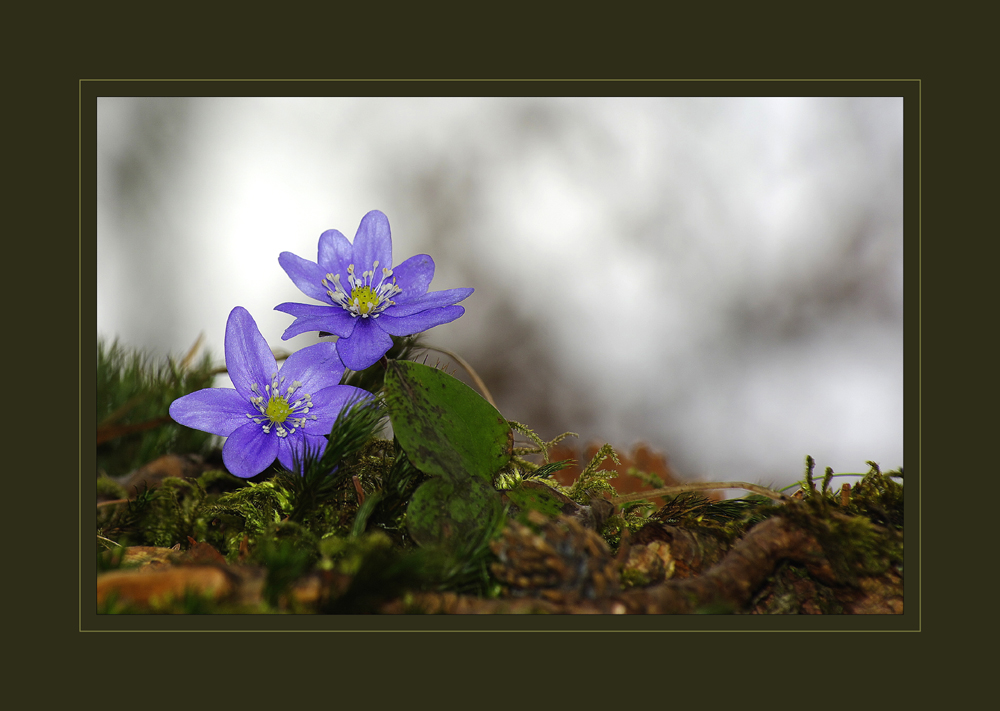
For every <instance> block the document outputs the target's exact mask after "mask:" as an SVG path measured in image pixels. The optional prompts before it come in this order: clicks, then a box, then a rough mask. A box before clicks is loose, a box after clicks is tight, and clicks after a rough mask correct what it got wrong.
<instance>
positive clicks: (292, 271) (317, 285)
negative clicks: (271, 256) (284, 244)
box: [278, 252, 330, 304]
mask: <svg viewBox="0 0 1000 711" xmlns="http://www.w3.org/2000/svg"><path fill="white" fill-rule="evenodd" d="M278 264H280V265H281V268H282V269H284V270H285V274H287V275H288V276H289V278H290V279H291V280H292V282H293V283H294V284H295V286H297V287H298V288H299V290H300V291H301V292H302V293H303V294H305V295H306V296H311V297H312V298H314V299H316V300H317V301H323V302H325V303H327V304H329V303H330V297H329V296H327V294H326V292H327V289H326V287H325V286H323V284H322V281H323V277H324V276H326V272H324V271H323V269H322V268H321V267H320V266H319V265H318V264H316V263H315V262H310V261H309V260H308V259H303V258H302V257H300V256H298V255H296V254H292V253H291V252H282V253H281V254H279V255H278Z"/></svg>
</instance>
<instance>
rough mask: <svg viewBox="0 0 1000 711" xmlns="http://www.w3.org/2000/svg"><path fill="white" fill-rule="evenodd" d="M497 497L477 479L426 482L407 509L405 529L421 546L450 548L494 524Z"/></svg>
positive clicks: (498, 499)
mask: <svg viewBox="0 0 1000 711" xmlns="http://www.w3.org/2000/svg"><path fill="white" fill-rule="evenodd" d="M501 506H502V504H501V503H500V494H499V493H498V492H497V491H496V489H494V488H493V487H492V486H491V485H490V483H489V482H487V481H486V480H484V479H482V478H480V477H468V478H466V479H461V480H455V481H453V480H450V479H448V478H445V477H437V478H434V479H430V480H429V481H425V482H424V483H423V484H421V485H420V488H419V489H417V490H416V492H415V493H414V494H413V498H412V499H410V505H409V507H408V508H407V509H406V529H407V531H409V533H410V536H412V537H413V540H415V541H416V542H417V543H418V544H420V545H421V546H426V545H441V546H445V547H452V546H454V545H456V544H460V543H461V542H462V541H464V540H468V539H469V538H471V537H473V536H474V535H475V534H476V532H477V531H479V530H480V529H481V528H482V527H483V526H486V525H489V524H490V522H491V521H494V520H495V518H496V515H497V513H498V511H499V510H500V508H501Z"/></svg>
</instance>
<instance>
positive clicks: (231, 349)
mask: <svg viewBox="0 0 1000 711" xmlns="http://www.w3.org/2000/svg"><path fill="white" fill-rule="evenodd" d="M225 349H226V369H227V370H228V371H229V378H230V380H232V381H233V385H235V386H236V391H237V392H238V393H239V394H240V395H242V396H243V397H244V398H246V399H247V400H249V399H250V398H251V397H252V396H253V391H252V390H250V386H251V385H252V384H253V383H257V385H258V388H259V389H260V391H261V392H263V390H264V386H265V385H267V384H269V383H270V382H271V376H272V375H273V374H274V373H276V372H277V371H278V364H277V363H276V362H275V360H274V355H273V354H272V353H271V349H270V348H268V347H267V341H265V340H264V337H263V336H262V335H260V329H258V328H257V323H256V322H255V321H254V320H253V316H251V315H250V312H249V311H247V310H246V309H245V308H243V307H242V306H237V307H236V308H234V309H233V310H232V311H231V312H230V313H229V320H228V321H227V322H226V340H225Z"/></svg>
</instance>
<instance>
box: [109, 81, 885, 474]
mask: <svg viewBox="0 0 1000 711" xmlns="http://www.w3.org/2000/svg"><path fill="white" fill-rule="evenodd" d="M902 138H903V102H902V99H901V98H892V97H887V98H802V99H799V98H787V99H786V98H733V99H726V98H631V99H630V98H559V99H538V98H524V99H518V98H461V99H459V98H454V99H448V98H441V99H433V98H429V99H423V98H406V99H398V98H386V99H377V98H308V99H306V98H303V99H266V98H226V99H223V98H218V99H215V98H197V99H183V98H124V97H123V98H115V97H104V98H101V99H99V101H98V295H97V296H98V300H97V324H98V332H99V334H101V335H103V336H107V337H118V338H119V339H120V340H121V341H122V342H124V343H126V344H130V345H135V346H139V347H143V348H146V349H148V350H150V351H151V352H153V353H156V354H163V353H168V352H170V353H174V354H180V353H183V352H184V351H186V349H187V348H188V347H189V346H190V345H191V344H192V343H194V341H195V339H196V338H197V337H198V335H199V333H204V335H205V343H206V346H207V347H208V348H209V349H211V351H212V352H213V353H214V354H216V355H217V356H218V357H219V358H220V359H221V358H222V355H223V336H224V329H225V322H226V318H227V316H228V314H229V312H230V310H231V309H232V308H233V307H234V306H237V305H241V306H244V307H246V308H247V309H248V310H249V311H250V313H251V314H252V315H253V316H254V318H255V319H256V320H257V323H258V325H259V326H260V328H261V331H262V332H263V334H264V337H265V338H266V339H267V340H268V343H269V344H270V345H271V346H272V348H283V349H286V350H295V349H297V348H300V347H303V346H305V345H309V344H310V343H314V342H316V340H317V339H316V338H315V336H313V335H303V336H298V337H296V338H294V339H292V340H290V341H281V338H280V336H281V333H282V331H283V330H284V329H285V327H286V326H287V325H288V324H289V323H290V321H291V317H290V316H288V315H287V314H283V313H279V312H276V311H274V310H273V307H274V306H275V305H277V304H279V303H281V302H284V301H299V302H302V303H313V302H311V301H310V300H309V299H308V297H305V296H304V295H303V294H301V292H299V291H298V290H297V289H296V288H295V287H294V286H293V285H292V283H291V281H290V280H289V279H288V277H287V276H286V275H285V273H284V272H283V271H282V270H281V268H280V267H279V266H278V261H277V258H278V254H279V253H280V252H282V251H286V250H287V251H291V252H294V253H296V254H298V255H300V256H303V257H306V258H309V259H315V257H316V246H317V240H318V238H319V235H320V233H321V232H323V231H324V230H326V229H329V228H337V229H339V230H340V231H341V232H343V233H344V234H345V235H347V236H348V237H349V238H352V239H353V236H354V232H355V230H356V229H357V226H358V223H359V221H360V219H361V217H362V216H363V215H364V214H365V213H366V212H367V211H369V210H371V209H380V210H382V211H383V212H385V213H386V214H387V215H388V217H389V221H390V224H391V226H392V234H393V253H394V260H395V261H396V262H397V263H398V262H400V261H402V260H403V259H405V258H407V257H409V256H411V255H413V254H416V253H422V252H426V253H429V254H431V256H432V257H433V258H434V260H435V262H436V264H437V272H436V276H435V279H434V281H433V283H432V285H431V288H432V290H437V289H445V288H451V287H457V286H472V287H475V288H476V293H475V294H474V295H473V296H472V297H470V298H469V299H467V300H466V301H465V302H463V305H464V306H465V307H466V309H467V313H466V315H465V316H463V317H462V318H461V319H459V320H458V321H456V322H453V323H451V324H448V325H445V326H440V327H437V328H435V329H432V330H431V331H430V332H428V338H427V340H428V342H429V343H431V344H436V345H440V346H442V347H446V348H451V349H454V350H457V351H459V352H460V353H461V354H462V355H463V356H464V357H465V358H466V359H467V360H469V361H470V362H471V363H472V365H473V366H474V367H478V366H479V365H480V364H482V367H483V368H484V371H486V372H500V371H502V370H503V369H504V368H505V366H504V360H505V359H506V360H507V361H509V362H510V363H514V362H517V366H516V368H515V366H514V365H511V366H510V367H511V368H514V369H515V370H516V369H520V370H519V371H518V372H519V375H518V377H520V378H521V381H520V382H521V386H520V388H518V387H513V386H511V385H510V383H509V382H507V384H504V383H500V382H499V380H498V381H497V383H496V387H498V391H497V392H495V393H494V395H495V396H496V398H497V400H498V404H499V405H500V409H501V411H503V412H504V414H505V415H506V416H507V417H509V418H512V419H518V420H521V421H524V422H526V424H528V425H529V426H532V427H535V428H536V429H539V430H540V434H542V435H543V436H545V437H552V436H554V435H555V434H558V433H559V432H561V431H563V430H573V431H576V432H579V433H580V434H581V439H582V440H583V441H585V442H586V441H591V440H599V441H601V442H603V441H609V442H611V443H612V444H614V445H615V446H616V447H620V448H623V449H628V448H629V447H630V446H631V445H632V444H633V443H634V442H636V441H639V440H642V441H645V442H647V443H648V444H649V445H651V446H652V447H653V448H654V449H657V450H659V451H662V452H665V453H666V454H667V456H668V458H669V459H670V461H671V463H672V464H673V465H674V466H675V468H676V469H677V470H678V471H679V473H680V474H681V475H682V476H685V477H687V478H692V479H715V480H723V479H741V480H749V481H762V482H763V483H766V484H774V485H778V486H780V485H785V484H788V483H791V482H792V481H794V480H796V479H798V478H800V477H801V473H802V469H803V460H804V457H805V455H806V454H811V455H812V456H813V457H815V458H816V459H817V463H818V466H819V471H822V468H823V467H825V466H832V467H833V468H834V469H835V470H836V471H838V472H845V471H855V472H863V471H865V470H866V469H867V466H866V465H865V461H866V460H868V459H874V460H876V461H878V462H879V463H880V464H881V465H882V467H883V468H886V469H888V468H894V467H898V466H900V465H902V464H903V458H902V457H903V412H902V403H903V343H902V299H903V297H902V283H903V276H902V254H903V230H902V224H903V218H902V204H903V178H902V161H903V147H902ZM512 324H513V325H512ZM514 325H516V326H517V331H516V333H515V331H514V330H512V329H513V328H514ZM525 334H527V335H525ZM521 338H525V339H530V340H531V342H532V343H534V344H535V346H534V347H533V348H528V347H527V346H525V345H524V344H523V343H522V342H521V341H520V340H519V339H521ZM525 354H534V355H531V356H530V357H529V356H525ZM533 359H534V360H533ZM525 361H526V362H525ZM542 361H544V363H543V362H542ZM533 364H535V365H538V368H537V369H536V370H537V372H535V371H534V370H533V368H532V366H533ZM532 373H534V374H532ZM533 378H536V380H533ZM543 379H544V381H543ZM487 385H488V386H490V387H491V388H492V387H494V385H493V384H491V383H490V381H489V380H487ZM543 391H544V393H545V395H544V396H545V397H546V398H547V400H546V402H545V403H542V404H539V403H538V402H533V401H532V398H533V397H534V398H536V400H537V399H538V398H539V397H542V396H541V395H540V394H539V393H541V392H543ZM539 408H541V409H539ZM543 411H544V412H547V413H548V415H546V416H545V417H544V418H543V419H544V420H545V421H544V422H541V423H539V422H534V421H532V420H531V419H530V417H531V413H536V412H543ZM522 418H523V419H522ZM838 483H839V481H838Z"/></svg>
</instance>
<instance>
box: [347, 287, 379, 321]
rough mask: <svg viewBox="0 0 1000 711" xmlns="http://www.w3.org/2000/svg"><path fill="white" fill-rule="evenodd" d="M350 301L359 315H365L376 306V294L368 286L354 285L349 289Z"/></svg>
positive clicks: (377, 300) (377, 301)
mask: <svg viewBox="0 0 1000 711" xmlns="http://www.w3.org/2000/svg"><path fill="white" fill-rule="evenodd" d="M351 303H352V304H354V306H355V307H356V308H357V309H358V313H359V314H360V315H362V316H367V315H368V314H370V313H371V312H372V311H373V310H374V309H375V307H376V306H378V304H379V298H378V294H376V293H375V292H374V291H372V288H371V287H370V286H356V287H354V289H352V290H351Z"/></svg>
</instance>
